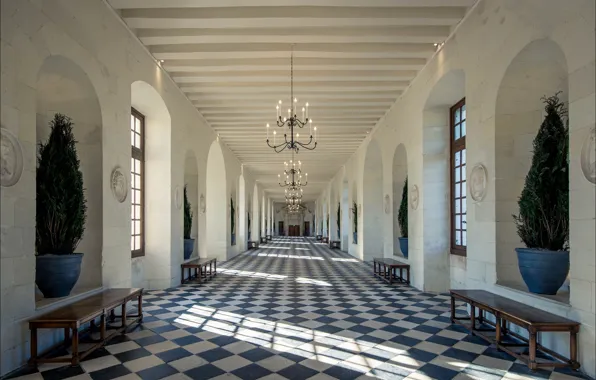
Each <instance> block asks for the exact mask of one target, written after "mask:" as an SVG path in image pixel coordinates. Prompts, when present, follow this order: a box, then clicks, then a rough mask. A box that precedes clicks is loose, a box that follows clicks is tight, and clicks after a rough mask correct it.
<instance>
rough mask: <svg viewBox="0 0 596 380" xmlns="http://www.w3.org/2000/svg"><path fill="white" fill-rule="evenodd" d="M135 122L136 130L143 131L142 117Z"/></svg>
mask: <svg viewBox="0 0 596 380" xmlns="http://www.w3.org/2000/svg"><path fill="white" fill-rule="evenodd" d="M135 124H136V125H135V132H137V133H141V119H137V120H136V123H135Z"/></svg>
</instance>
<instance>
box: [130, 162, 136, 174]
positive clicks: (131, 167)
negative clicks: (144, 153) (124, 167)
mask: <svg viewBox="0 0 596 380" xmlns="http://www.w3.org/2000/svg"><path fill="white" fill-rule="evenodd" d="M130 172H131V173H134V172H135V159H134V158H131V159H130Z"/></svg>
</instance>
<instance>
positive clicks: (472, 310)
mask: <svg viewBox="0 0 596 380" xmlns="http://www.w3.org/2000/svg"><path fill="white" fill-rule="evenodd" d="M470 324H471V326H470V327H471V330H476V307H475V306H474V305H472V304H470Z"/></svg>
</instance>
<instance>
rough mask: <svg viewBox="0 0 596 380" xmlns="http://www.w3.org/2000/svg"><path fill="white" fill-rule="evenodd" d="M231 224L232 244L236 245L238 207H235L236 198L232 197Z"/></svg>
mask: <svg viewBox="0 0 596 380" xmlns="http://www.w3.org/2000/svg"><path fill="white" fill-rule="evenodd" d="M230 224H231V226H230V227H231V228H230V229H231V231H232V238H231V242H232V245H236V209H234V199H232V198H230Z"/></svg>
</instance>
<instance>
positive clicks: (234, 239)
mask: <svg viewBox="0 0 596 380" xmlns="http://www.w3.org/2000/svg"><path fill="white" fill-rule="evenodd" d="M232 245H236V234H232Z"/></svg>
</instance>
